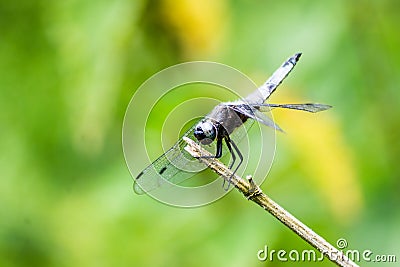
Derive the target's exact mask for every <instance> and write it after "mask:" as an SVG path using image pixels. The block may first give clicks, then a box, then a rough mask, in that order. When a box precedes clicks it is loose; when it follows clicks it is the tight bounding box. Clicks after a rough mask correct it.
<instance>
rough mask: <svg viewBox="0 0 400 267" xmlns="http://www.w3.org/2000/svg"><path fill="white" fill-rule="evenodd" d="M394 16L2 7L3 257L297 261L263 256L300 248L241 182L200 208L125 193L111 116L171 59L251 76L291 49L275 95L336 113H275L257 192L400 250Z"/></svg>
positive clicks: (99, 262) (204, 4) (75, 261)
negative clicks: (291, 61)
mask: <svg viewBox="0 0 400 267" xmlns="http://www.w3.org/2000/svg"><path fill="white" fill-rule="evenodd" d="M399 12H400V2H399V1H396V0H392V1H389V0H381V1H366V0H357V1H344V0H342V1H340V0H338V1H309V0H299V1H243V0H237V1H233V0H232V1H228V0H219V1H212V0H205V1H190V0H182V1H176V0H159V1H153V0H150V1H146V0H137V1H128V0H115V1H90V0H88V1H78V0H67V1H5V0H3V1H1V3H0V23H1V27H0V111H1V112H0V118H1V131H0V148H1V150H0V151H1V152H0V158H1V160H0V173H1V179H0V265H1V266H288V265H291V264H294V263H291V262H279V261H276V260H274V261H273V262H271V261H269V260H267V261H265V262H260V261H259V260H258V259H257V252H258V251H259V250H260V249H264V246H265V245H267V246H268V247H269V249H275V250H279V249H284V250H286V251H290V250H292V249H297V250H299V251H301V250H303V249H311V247H310V246H309V245H308V244H307V243H305V242H304V241H303V240H301V239H300V238H299V237H298V236H296V235H295V234H293V233H292V232H291V231H290V230H288V229H287V228H286V227H284V226H283V225H281V224H280V223H279V222H278V221H277V220H276V219H275V218H273V217H272V216H270V215H269V214H267V213H265V212H264V211H263V210H262V209H260V208H259V207H257V206H256V205H254V204H253V203H251V202H248V201H246V200H245V199H244V198H243V197H242V196H241V195H240V194H239V193H238V192H235V191H233V192H231V193H230V194H228V195H227V196H226V197H224V198H223V199H221V200H220V201H217V202H216V203H213V204H212V205H208V206H205V207H202V208H197V209H179V208H173V207H169V206H166V205H163V204H161V203H158V202H156V201H154V200H153V199H151V198H149V197H146V196H138V195H135V194H134V193H133V190H132V178H131V176H130V174H129V172H128V170H127V168H126V166H125V162H124V157H123V153H122V146H121V128H122V121H123V117H124V112H125V108H126V106H127V105H128V103H129V100H130V98H131V97H132V95H133V93H134V92H135V90H136V89H137V88H138V87H139V86H140V84H141V83H143V82H144V81H145V80H146V79H147V78H149V77H150V76H151V75H153V74H154V73H156V72H157V71H160V70H162V69H163V68H165V67H167V66H170V65H173V64H176V63H180V62H185V61H190V60H211V61H217V62H221V63H224V64H228V65H230V66H233V67H235V68H237V69H239V70H241V71H242V72H244V73H246V74H247V75H249V77H251V78H252V79H253V80H254V81H255V82H256V83H258V84H261V83H262V82H263V81H264V80H265V79H266V78H267V77H268V75H269V74H271V73H272V71H273V70H275V68H276V67H277V66H279V64H281V62H282V61H283V60H284V59H286V58H287V57H288V56H290V55H292V54H293V53H294V52H298V51H301V52H303V57H302V59H301V61H300V63H299V65H298V66H297V67H296V69H295V71H294V72H293V73H292V74H291V76H290V79H288V80H287V81H286V82H285V84H284V85H283V86H282V87H281V88H280V89H279V91H277V92H276V93H275V95H274V96H273V97H272V98H271V101H273V102H303V101H306V102H309V101H318V102H322V103H329V104H331V105H333V106H334V108H333V109H331V110H330V111H328V112H324V113H321V114H318V115H315V116H314V115H310V114H304V113H297V112H290V111H276V112H274V116H275V119H276V120H277V121H278V123H279V124H280V126H281V127H282V128H284V129H285V131H286V134H279V135H278V137H277V154H276V157H275V163H274V165H273V167H272V169H271V172H270V173H269V176H268V179H267V180H266V182H265V183H264V184H263V186H262V188H263V190H264V191H265V192H266V193H267V194H268V195H269V196H271V197H272V198H273V199H274V200H275V201H277V202H278V203H280V204H281V205H282V206H283V207H285V208H286V209H287V210H289V211H290V212H291V213H293V214H294V215H295V216H296V217H298V218H299V219H300V220H302V221H303V222H304V223H305V224H307V225H308V226H310V227H311V228H313V229H314V230H315V231H316V232H317V233H319V234H320V235H322V236H323V237H324V238H325V239H327V240H328V241H329V242H331V243H332V244H335V243H336V240H338V239H339V238H345V239H346V240H347V242H348V248H350V249H358V250H360V251H363V250H366V249H369V250H371V251H373V253H374V255H376V254H394V255H396V256H397V261H399V260H400V259H399V258H400V252H399V251H400V242H399V240H400V230H399V225H400V212H399V208H398V207H399V204H400V194H399V189H400V167H399V166H400V165H399V163H398V159H399V155H400V142H399V136H400V124H399V116H400V108H399V104H400V103H399V102H400V101H399V100H400V90H399V84H400V75H399V70H400V68H399V62H400V49H399V47H400V34H399V30H398V29H399V26H400V17H399ZM161 123H162V121H161V120H160V124H161ZM139 145H142V144H139V143H138V146H139ZM141 167H144V166H139V167H138V169H140V168H141ZM360 264H361V265H370V266H377V265H378V264H377V263H365V262H360ZM297 265H298V266H309V265H315V266H317V265H318V266H333V264H332V263H330V262H329V261H327V260H325V261H323V262H322V263H321V262H320V263H315V264H313V263H297ZM379 265H381V266H394V265H395V264H393V263H392V264H390V263H385V264H383V263H381V264H379Z"/></svg>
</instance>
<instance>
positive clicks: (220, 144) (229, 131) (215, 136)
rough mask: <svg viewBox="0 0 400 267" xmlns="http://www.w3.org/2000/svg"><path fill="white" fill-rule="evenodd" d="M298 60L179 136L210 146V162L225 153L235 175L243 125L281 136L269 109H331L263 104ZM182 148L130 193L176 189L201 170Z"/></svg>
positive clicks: (159, 161) (146, 174)
mask: <svg viewBox="0 0 400 267" xmlns="http://www.w3.org/2000/svg"><path fill="white" fill-rule="evenodd" d="M300 56H301V53H296V54H294V55H293V56H291V57H290V58H288V59H287V60H286V61H285V62H284V63H283V64H282V65H281V66H280V67H279V68H278V69H277V70H276V71H275V72H274V73H273V74H272V76H271V77H270V78H268V80H267V81H266V82H265V83H264V84H263V85H262V86H260V87H259V88H258V89H257V90H255V91H254V92H253V93H251V94H250V95H248V96H247V97H245V98H244V99H241V100H237V101H234V102H224V103H220V104H218V105H217V106H215V107H214V109H213V110H212V111H211V112H210V113H209V114H208V115H206V116H205V117H204V118H202V119H200V120H199V121H198V122H197V123H196V124H194V126H192V127H191V128H190V129H189V130H188V131H187V132H186V133H185V134H183V136H185V137H188V138H191V139H193V140H194V141H196V142H198V143H200V144H201V145H202V146H204V147H207V146H210V145H212V144H213V145H214V151H215V154H213V156H212V158H221V157H222V156H223V154H224V153H223V152H224V151H225V152H226V153H229V154H230V155H231V162H230V164H229V168H230V169H232V170H233V173H236V171H237V170H238V169H239V167H240V166H241V164H242V163H243V155H242V153H241V151H240V149H239V146H238V143H239V142H240V140H241V139H242V138H243V134H242V135H239V134H237V135H235V134H234V133H235V132H236V131H238V129H240V128H241V127H242V126H243V125H244V124H245V123H246V124H247V125H248V127H246V130H245V132H246V131H248V129H249V128H250V126H251V125H252V124H254V122H258V123H261V124H263V125H266V126H268V127H271V128H273V129H274V130H276V131H281V132H283V130H282V129H281V128H280V127H279V126H278V125H277V124H276V123H275V122H274V121H273V120H272V119H271V118H270V117H268V116H267V115H266V113H267V112H269V111H270V110H271V109H275V108H284V109H292V110H300V111H306V112H312V113H316V112H320V111H324V110H327V109H329V108H331V107H332V106H330V105H325V104H318V103H302V104H267V103H265V102H266V100H267V99H268V98H269V97H270V96H271V94H272V93H274V92H275V90H276V88H277V87H278V86H279V85H280V84H281V83H282V82H283V80H284V79H285V78H286V77H287V76H288V75H289V73H290V72H291V71H292V70H293V68H294V67H295V66H296V64H297V62H298V61H299V59H300ZM186 145H187V144H186V142H185V141H184V140H183V137H181V138H180V139H179V140H178V141H177V142H176V143H175V144H174V145H173V146H172V147H171V148H170V149H169V150H167V151H166V152H165V153H164V154H163V155H161V156H160V157H159V158H157V159H156V160H155V161H154V162H153V163H151V164H150V165H149V166H148V167H146V168H145V169H144V170H143V171H142V172H140V173H139V175H137V177H136V178H135V181H134V191H135V192H136V193H138V194H144V193H147V192H150V191H152V190H155V189H157V188H160V187H164V186H171V185H178V184H180V183H182V182H183V181H185V180H187V179H189V178H191V177H192V176H194V175H196V174H197V173H198V172H199V171H200V170H202V168H201V167H200V166H199V164H201V163H200V162H199V161H198V160H197V159H193V158H192V157H191V156H190V155H189V154H188V153H187V152H186V151H185V150H184V147H185V146H186ZM208 157H210V156H208ZM236 162H237V164H236V166H235V163H236ZM201 166H203V165H201ZM203 169H204V166H203ZM224 185H225V180H224V184H223V186H224ZM228 188H229V183H228Z"/></svg>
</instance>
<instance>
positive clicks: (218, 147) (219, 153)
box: [201, 138, 222, 159]
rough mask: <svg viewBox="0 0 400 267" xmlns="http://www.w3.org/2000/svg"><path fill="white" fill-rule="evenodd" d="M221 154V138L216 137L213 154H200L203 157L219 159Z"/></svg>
mask: <svg viewBox="0 0 400 267" xmlns="http://www.w3.org/2000/svg"><path fill="white" fill-rule="evenodd" d="M221 156H222V139H221V138H218V139H217V151H216V152H215V156H201V158H203V159H219V158H220V157H221Z"/></svg>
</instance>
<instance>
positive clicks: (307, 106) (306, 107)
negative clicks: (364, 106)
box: [252, 103, 332, 113]
mask: <svg viewBox="0 0 400 267" xmlns="http://www.w3.org/2000/svg"><path fill="white" fill-rule="evenodd" d="M252 107H253V108H255V109H258V110H259V111H261V112H269V111H270V110H271V109H273V108H286V109H295V110H301V111H307V112H312V113H316V112H320V111H324V110H327V109H330V108H331V107H332V106H330V105H325V104H318V103H304V104H262V105H252Z"/></svg>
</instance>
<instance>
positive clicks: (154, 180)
mask: <svg viewBox="0 0 400 267" xmlns="http://www.w3.org/2000/svg"><path fill="white" fill-rule="evenodd" d="M193 129H194V127H192V128H191V129H190V130H189V131H187V132H186V133H185V134H184V136H187V137H189V138H191V139H193V138H194V136H193ZM185 146H186V142H185V141H183V139H182V138H180V139H179V141H178V142H177V143H175V145H174V146H172V147H171V148H170V149H169V150H168V151H166V152H165V153H164V154H163V155H161V156H160V157H159V158H157V159H156V160H155V161H154V162H153V163H152V164H150V165H149V166H148V167H147V168H145V169H144V170H143V171H142V172H141V173H140V174H139V175H138V176H137V177H136V178H135V182H134V186H133V188H134V190H135V192H136V193H137V194H144V193H146V192H149V191H152V190H154V189H157V188H158V187H161V186H169V185H171V184H179V183H181V182H183V181H185V180H186V179H189V178H190V177H192V176H194V175H195V174H196V173H197V172H199V171H201V170H203V169H204V168H205V166H204V164H201V163H200V162H199V161H198V160H197V159H195V158H193V157H192V156H191V155H190V154H189V153H187V152H186V151H185V150H184V147H185Z"/></svg>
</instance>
